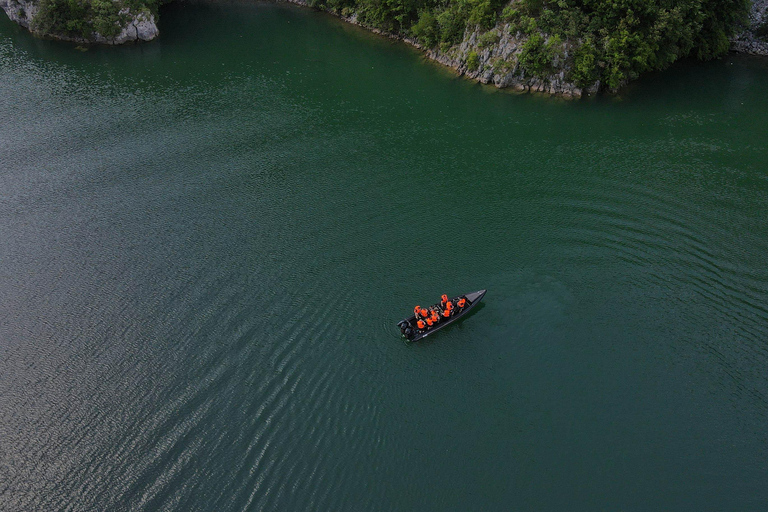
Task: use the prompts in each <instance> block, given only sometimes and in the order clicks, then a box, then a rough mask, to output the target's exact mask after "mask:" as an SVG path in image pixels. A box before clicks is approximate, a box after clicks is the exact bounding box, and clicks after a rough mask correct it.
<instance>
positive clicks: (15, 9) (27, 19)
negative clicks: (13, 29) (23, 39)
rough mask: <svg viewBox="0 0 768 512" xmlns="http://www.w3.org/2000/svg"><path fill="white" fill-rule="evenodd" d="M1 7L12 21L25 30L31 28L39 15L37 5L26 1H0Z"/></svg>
mask: <svg viewBox="0 0 768 512" xmlns="http://www.w3.org/2000/svg"><path fill="white" fill-rule="evenodd" d="M0 7H2V8H3V10H4V11H5V13H6V14H7V15H8V17H9V18H10V19H11V21H15V22H16V23H18V24H19V25H21V26H22V27H24V28H30V27H31V25H32V20H33V19H34V18H35V15H36V14H37V5H36V4H34V3H32V2H27V1H26V0H0Z"/></svg>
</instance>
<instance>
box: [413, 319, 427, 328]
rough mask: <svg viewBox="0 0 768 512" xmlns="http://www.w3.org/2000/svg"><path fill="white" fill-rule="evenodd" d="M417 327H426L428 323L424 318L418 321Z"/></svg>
mask: <svg viewBox="0 0 768 512" xmlns="http://www.w3.org/2000/svg"><path fill="white" fill-rule="evenodd" d="M416 327H418V328H419V329H426V327H427V324H425V323H424V320H419V321H418V322H416Z"/></svg>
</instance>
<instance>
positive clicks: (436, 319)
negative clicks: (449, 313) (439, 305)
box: [431, 311, 440, 322]
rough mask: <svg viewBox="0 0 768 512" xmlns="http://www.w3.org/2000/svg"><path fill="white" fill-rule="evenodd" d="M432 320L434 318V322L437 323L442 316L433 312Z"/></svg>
mask: <svg viewBox="0 0 768 512" xmlns="http://www.w3.org/2000/svg"><path fill="white" fill-rule="evenodd" d="M431 318H432V321H433V322H437V321H438V320H440V316H439V315H438V314H437V311H433V312H432V317H431Z"/></svg>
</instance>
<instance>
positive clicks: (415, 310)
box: [413, 306, 421, 316]
mask: <svg viewBox="0 0 768 512" xmlns="http://www.w3.org/2000/svg"><path fill="white" fill-rule="evenodd" d="M419 311H421V306H416V307H415V308H413V314H414V315H416V316H419Z"/></svg>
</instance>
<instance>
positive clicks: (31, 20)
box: [0, 0, 160, 45]
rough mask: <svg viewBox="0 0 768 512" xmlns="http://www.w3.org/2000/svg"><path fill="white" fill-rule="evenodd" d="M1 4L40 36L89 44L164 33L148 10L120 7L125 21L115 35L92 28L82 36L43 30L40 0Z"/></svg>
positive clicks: (135, 39)
mask: <svg viewBox="0 0 768 512" xmlns="http://www.w3.org/2000/svg"><path fill="white" fill-rule="evenodd" d="M0 7H2V8H3V10H4V11H5V13H6V14H7V15H8V17H9V18H10V19H11V21H15V22H16V23H18V24H19V25H21V26H22V27H24V28H26V29H28V30H29V31H30V32H32V33H33V34H34V35H36V36H44V37H51V38H53V39H57V40H60V41H71V42H75V43H85V44H109V45H118V44H125V43H132V42H139V41H151V40H153V39H155V38H156V37H157V36H158V35H160V30H159V29H158V28H157V23H156V21H155V16H154V15H153V14H152V13H150V12H146V11H140V12H132V11H131V10H130V9H128V8H123V9H121V10H120V11H119V13H118V14H119V15H120V17H121V18H122V19H124V22H123V23H121V24H119V25H118V27H119V29H120V30H119V32H118V33H117V34H116V35H115V36H112V37H107V36H104V35H102V34H100V33H98V32H95V31H94V32H92V33H91V34H90V36H89V37H78V36H71V35H67V34H42V33H41V32H40V31H39V30H38V29H37V27H36V26H35V17H36V16H37V14H38V12H39V10H40V7H39V4H38V2H37V1H34V2H33V1H31V0H0Z"/></svg>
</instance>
